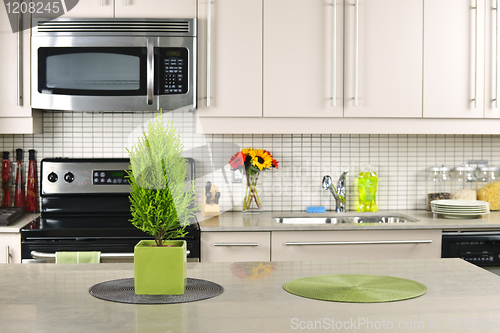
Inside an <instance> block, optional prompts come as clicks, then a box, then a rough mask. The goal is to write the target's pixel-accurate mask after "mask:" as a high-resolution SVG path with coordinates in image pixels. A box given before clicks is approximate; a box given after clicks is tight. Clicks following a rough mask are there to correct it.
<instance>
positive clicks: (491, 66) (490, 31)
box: [484, 0, 500, 118]
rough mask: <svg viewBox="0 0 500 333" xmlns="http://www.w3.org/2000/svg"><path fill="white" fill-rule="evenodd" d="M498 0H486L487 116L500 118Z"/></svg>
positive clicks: (499, 23)
mask: <svg viewBox="0 0 500 333" xmlns="http://www.w3.org/2000/svg"><path fill="white" fill-rule="evenodd" d="M495 1H496V0H486V31H485V36H486V38H485V41H486V43H485V50H486V57H485V60H486V63H485V68H486V70H485V75H486V76H485V100H484V101H485V103H484V116H485V117H486V118H500V100H499V98H500V68H499V66H498V65H499V62H500V52H499V51H500V39H499V38H500V22H499V20H500V10H496V9H495V8H496V7H495V4H496V2H495Z"/></svg>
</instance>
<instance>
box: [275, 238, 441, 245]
mask: <svg viewBox="0 0 500 333" xmlns="http://www.w3.org/2000/svg"><path fill="white" fill-rule="evenodd" d="M420 243H426V244H427V243H432V240H430V239H426V240H387V241H332V242H285V246H296V245H360V244H362V245H367V244H420Z"/></svg>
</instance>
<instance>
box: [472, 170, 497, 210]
mask: <svg viewBox="0 0 500 333" xmlns="http://www.w3.org/2000/svg"><path fill="white" fill-rule="evenodd" d="M477 178H478V181H479V186H480V188H479V189H478V190H477V199H478V200H481V201H486V202H488V203H489V204H490V210H500V168H499V167H494V166H483V167H480V168H479V171H478V173H477Z"/></svg>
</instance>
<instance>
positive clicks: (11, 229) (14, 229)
mask: <svg viewBox="0 0 500 333" xmlns="http://www.w3.org/2000/svg"><path fill="white" fill-rule="evenodd" d="M38 216H40V214H39V213H33V214H25V215H24V216H22V217H21V218H19V219H18V220H17V221H15V222H14V223H12V224H11V225H7V226H0V233H19V232H20V231H21V228H22V227H24V226H25V225H26V224H28V223H30V222H31V221H33V220H34V219H36V218H37V217H38Z"/></svg>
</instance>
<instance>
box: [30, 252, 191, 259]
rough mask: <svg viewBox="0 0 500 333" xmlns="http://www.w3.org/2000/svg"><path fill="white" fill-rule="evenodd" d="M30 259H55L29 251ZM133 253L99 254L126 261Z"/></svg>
mask: <svg viewBox="0 0 500 333" xmlns="http://www.w3.org/2000/svg"><path fill="white" fill-rule="evenodd" d="M30 254H31V257H33V259H50V258H55V257H56V254H55V253H47V252H38V251H31V253H30ZM189 254H190V251H189V250H186V255H189ZM133 257H134V253H101V258H115V259H117V258H118V259H127V258H133Z"/></svg>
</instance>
